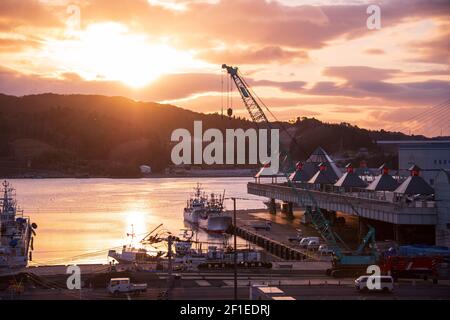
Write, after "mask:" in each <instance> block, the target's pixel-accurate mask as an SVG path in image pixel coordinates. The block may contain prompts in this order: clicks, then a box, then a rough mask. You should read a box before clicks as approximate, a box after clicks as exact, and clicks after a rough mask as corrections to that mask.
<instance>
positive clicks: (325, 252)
mask: <svg viewBox="0 0 450 320" xmlns="http://www.w3.org/2000/svg"><path fill="white" fill-rule="evenodd" d="M317 252H318V253H320V254H321V255H328V254H333V252H334V251H333V250H332V249H330V248H328V246H327V245H326V244H322V245H320V246H319V249H318V250H317Z"/></svg>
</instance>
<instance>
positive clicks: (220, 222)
mask: <svg viewBox="0 0 450 320" xmlns="http://www.w3.org/2000/svg"><path fill="white" fill-rule="evenodd" d="M231 225H232V219H231V217H230V216H225V215H220V216H216V217H214V216H208V217H207V218H206V219H201V218H200V219H199V222H198V226H199V227H200V228H202V229H204V230H206V231H207V232H212V233H223V232H225V231H227V230H228V228H230V226H231Z"/></svg>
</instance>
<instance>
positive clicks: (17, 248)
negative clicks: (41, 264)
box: [0, 180, 37, 269]
mask: <svg viewBox="0 0 450 320" xmlns="http://www.w3.org/2000/svg"><path fill="white" fill-rule="evenodd" d="M2 186H3V198H0V268H8V269H13V268H23V267H26V266H27V264H28V261H29V260H32V250H33V236H35V235H36V232H35V229H36V228H37V225H36V224H35V223H31V221H30V218H29V217H26V216H24V215H23V211H22V210H19V209H18V208H17V203H16V199H15V191H14V189H13V188H12V187H11V186H10V184H9V183H8V182H7V181H6V180H5V181H4V182H3V184H2Z"/></svg>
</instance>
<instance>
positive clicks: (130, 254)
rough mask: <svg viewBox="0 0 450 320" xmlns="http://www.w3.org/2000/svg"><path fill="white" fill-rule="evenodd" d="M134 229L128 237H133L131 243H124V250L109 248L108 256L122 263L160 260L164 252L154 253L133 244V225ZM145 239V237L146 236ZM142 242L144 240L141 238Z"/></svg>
mask: <svg viewBox="0 0 450 320" xmlns="http://www.w3.org/2000/svg"><path fill="white" fill-rule="evenodd" d="M160 226H161V225H159V226H158V227H157V228H155V229H154V230H152V231H151V232H150V233H149V234H148V235H147V236H150V235H151V234H152V233H153V232H154V231H155V230H157V229H158V228H159V227H160ZM131 228H132V231H131V233H127V236H128V237H131V242H130V244H129V245H124V246H123V247H122V252H117V251H116V250H113V249H111V250H109V251H108V257H109V258H112V259H114V260H116V261H117V262H118V263H122V264H130V263H133V264H135V263H139V264H143V263H154V262H158V261H159V260H160V258H161V256H162V255H163V254H164V253H163V252H157V253H156V254H153V253H152V252H149V251H148V250H147V249H145V248H136V247H134V246H133V242H134V237H135V233H134V226H133V225H131ZM146 238H147V237H146ZM144 239H145V238H144ZM141 243H142V240H141Z"/></svg>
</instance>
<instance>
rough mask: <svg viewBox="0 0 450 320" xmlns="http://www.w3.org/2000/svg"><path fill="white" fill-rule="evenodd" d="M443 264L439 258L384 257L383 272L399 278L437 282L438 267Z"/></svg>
mask: <svg viewBox="0 0 450 320" xmlns="http://www.w3.org/2000/svg"><path fill="white" fill-rule="evenodd" d="M442 262H443V258H442V257H439V256H412V257H409V256H390V257H384V258H383V259H382V263H381V270H382V272H383V273H384V274H389V275H391V276H392V277H393V278H394V279H398V278H421V279H425V280H426V279H429V278H431V279H433V281H437V278H438V267H439V264H440V263H442Z"/></svg>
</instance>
